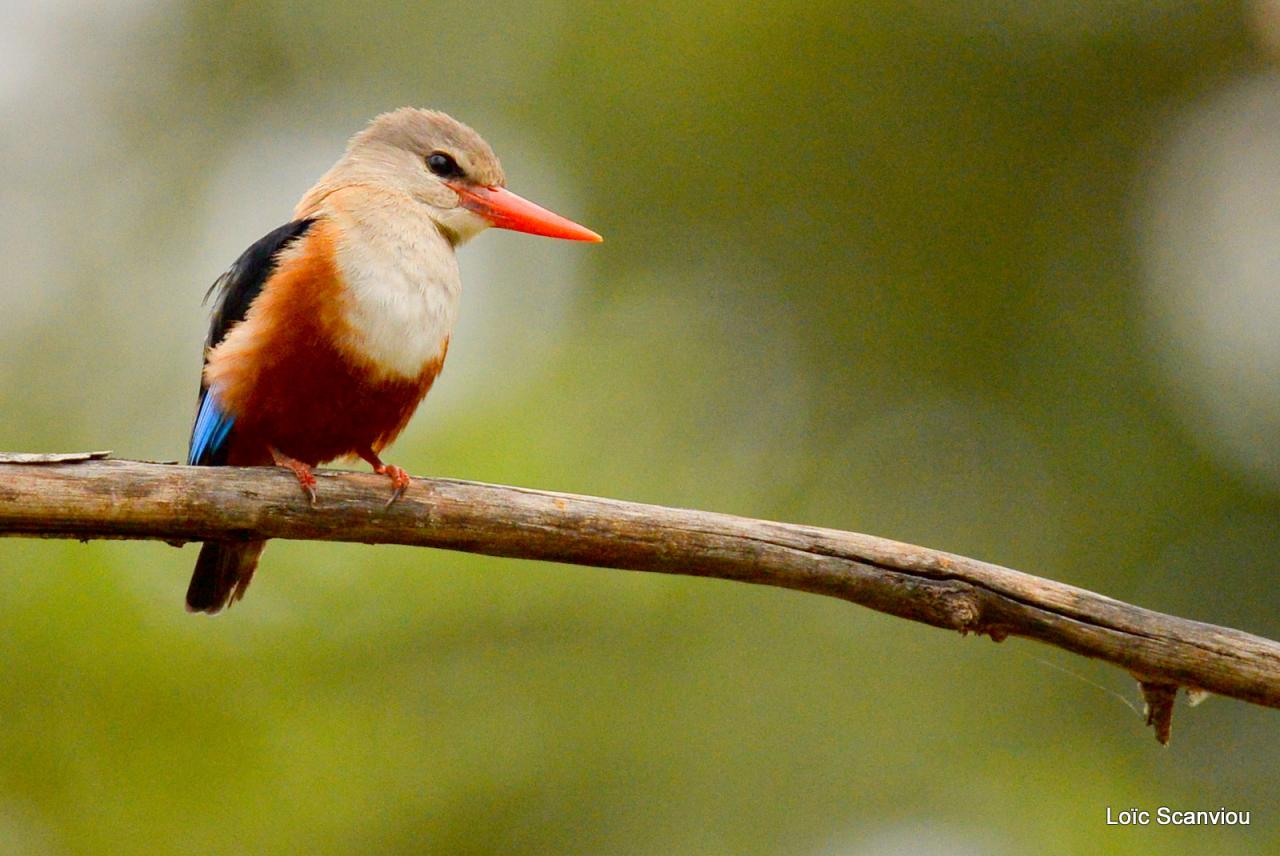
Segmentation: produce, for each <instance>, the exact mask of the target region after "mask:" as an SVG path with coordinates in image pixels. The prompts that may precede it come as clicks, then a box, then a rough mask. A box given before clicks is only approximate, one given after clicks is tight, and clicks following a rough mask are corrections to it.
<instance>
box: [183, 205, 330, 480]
mask: <svg viewBox="0 0 1280 856" xmlns="http://www.w3.org/2000/svg"><path fill="white" fill-rule="evenodd" d="M314 222H315V220H314V219H305V220H294V221H293V222H291V223H286V224H284V225H283V226H281V227H280V228H279V229H275V230H274V231H272V232H270V233H268V234H267V235H266V236H264V237H263V238H262V239H260V240H259V241H258V242H257V243H255V244H254V245H253V246H251V247H250V248H249V249H247V250H245V251H244V252H243V253H242V254H241V255H240V258H238V259H236V261H235V264H233V265H232V266H231V267H230V268H229V269H228V270H227V272H226V273H224V274H223V275H222V276H220V277H218V278H217V280H215V281H214V283H213V285H212V286H210V287H209V291H208V293H207V294H205V300H208V299H209V296H210V295H212V294H214V293H215V292H217V296H216V297H215V298H214V305H213V318H212V320H211V323H210V325H209V337H208V338H207V339H206V340H205V350H204V353H205V360H206V361H208V358H209V351H210V349H212V348H214V347H216V346H217V345H218V344H219V343H220V342H221V341H222V340H223V339H225V338H226V336H227V332H228V331H230V330H231V328H232V327H234V326H235V325H237V324H239V323H240V322H241V321H243V320H244V318H245V316H246V315H248V314H249V307H250V306H251V305H252V304H253V301H254V299H255V298H257V296H258V295H259V294H261V293H262V287H263V286H264V285H265V284H266V282H267V280H268V279H270V278H271V274H272V273H273V272H274V271H275V268H276V260H277V259H278V258H279V256H280V252H281V251H282V250H284V249H285V248H286V247H288V246H289V245H290V244H291V243H293V242H294V241H296V240H298V239H299V238H301V237H302V236H303V235H305V234H306V233H307V230H308V229H309V228H311V224H312V223H314ZM234 421H235V419H234V417H232V416H230V415H229V414H227V413H225V412H224V411H223V410H222V408H221V407H219V406H218V397H217V391H216V390H212V391H211V390H210V389H209V388H208V386H207V385H206V384H205V382H204V376H203V374H202V375H201V378H200V396H199V399H198V400H197V402H196V420H195V424H194V425H193V426H192V428H191V445H190V447H189V450H188V452H187V463H189V464H199V465H203V466H215V467H216V466H221V465H223V464H225V463H226V462H227V449H228V447H229V446H230V445H231V443H230V440H231V427H232V423H233V422H234Z"/></svg>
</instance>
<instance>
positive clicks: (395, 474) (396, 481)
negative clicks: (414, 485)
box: [382, 464, 413, 508]
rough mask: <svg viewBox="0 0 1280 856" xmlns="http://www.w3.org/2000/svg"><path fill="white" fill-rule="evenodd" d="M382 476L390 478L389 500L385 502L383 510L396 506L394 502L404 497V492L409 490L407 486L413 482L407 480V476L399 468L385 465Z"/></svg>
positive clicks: (409, 479)
mask: <svg viewBox="0 0 1280 856" xmlns="http://www.w3.org/2000/svg"><path fill="white" fill-rule="evenodd" d="M382 474H383V475H386V476H389V477H390V478H391V498H390V499H388V500H387V504H386V505H384V506H382V507H383V508H390V507H391V506H393V505H395V504H396V500H398V499H399V498H400V497H402V496H404V492H405V491H406V490H408V489H409V484H410V483H411V482H412V481H413V480H412V479H411V478H409V474H408V473H407V472H405V471H404V470H402V469H400V468H399V467H396V466H392V465H390V464H387V465H385V466H383V468H382Z"/></svg>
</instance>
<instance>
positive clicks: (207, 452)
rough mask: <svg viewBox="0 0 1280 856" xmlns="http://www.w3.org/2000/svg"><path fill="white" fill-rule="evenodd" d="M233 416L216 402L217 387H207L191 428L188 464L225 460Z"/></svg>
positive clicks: (216, 462)
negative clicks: (193, 425)
mask: <svg viewBox="0 0 1280 856" xmlns="http://www.w3.org/2000/svg"><path fill="white" fill-rule="evenodd" d="M235 421H236V420H235V417H234V416H231V415H229V414H228V413H227V412H226V411H224V410H223V409H222V407H221V406H220V405H219V403H218V389H217V387H209V388H208V389H206V390H205V392H204V395H203V397H201V399H200V410H199V412H198V413H196V424H195V427H193V428H192V429H191V450H190V451H189V452H188V453H187V463H188V464H204V465H209V464H215V465H216V464H219V463H222V462H223V460H225V457H226V455H225V452H226V448H225V447H226V445H227V438H228V437H229V436H230V434H231V426H232V425H234V424H235Z"/></svg>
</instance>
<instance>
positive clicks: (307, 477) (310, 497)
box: [271, 449, 316, 508]
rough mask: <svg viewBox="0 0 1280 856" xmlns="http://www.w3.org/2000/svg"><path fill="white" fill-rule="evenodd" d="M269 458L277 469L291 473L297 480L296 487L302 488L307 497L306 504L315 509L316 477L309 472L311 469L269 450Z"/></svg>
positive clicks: (280, 453) (278, 452) (282, 454)
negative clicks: (282, 468) (273, 461)
mask: <svg viewBox="0 0 1280 856" xmlns="http://www.w3.org/2000/svg"><path fill="white" fill-rule="evenodd" d="M271 457H272V459H274V460H275V462H276V466H277V467H284V468H285V469H286V470H289V471H290V472H292V473H293V475H294V478H296V479H297V480H298V485H299V486H300V487H301V488H302V492H303V493H304V494H306V496H307V504H308V505H310V506H311V507H312V508H315V507H316V477H315V474H314V473H312V472H311V467H309V466H307V465H306V464H304V463H303V462H302V461H298V460H294V459H293V458H291V457H289V456H288V455H286V454H284V453H282V452H280V451H278V450H276V449H272V450H271Z"/></svg>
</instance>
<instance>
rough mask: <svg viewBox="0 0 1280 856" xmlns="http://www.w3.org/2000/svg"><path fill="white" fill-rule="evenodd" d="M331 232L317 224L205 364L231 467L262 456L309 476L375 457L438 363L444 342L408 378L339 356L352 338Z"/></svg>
mask: <svg viewBox="0 0 1280 856" xmlns="http://www.w3.org/2000/svg"><path fill="white" fill-rule="evenodd" d="M330 230H331V227H330V226H328V224H326V223H324V222H323V221H321V222H317V223H316V224H315V225H314V226H313V227H312V229H311V231H310V232H309V233H308V234H307V235H306V237H305V238H304V239H303V240H302V241H301V242H299V243H300V244H301V246H300V247H298V250H297V251H296V252H292V253H290V254H288V256H287V257H286V258H284V259H283V260H282V261H281V263H280V265H279V267H278V269H277V270H276V272H275V273H274V274H273V275H272V276H271V279H270V280H269V281H268V282H267V284H266V287H264V289H263V291H262V293H261V294H260V295H259V296H258V298H257V299H256V300H255V301H254V303H253V306H252V307H251V308H250V310H249V314H248V316H247V317H246V318H245V320H244V321H242V322H241V323H240V324H239V325H237V326H236V327H235V328H233V329H232V330H231V331H230V332H229V333H228V334H227V337H226V339H224V340H223V342H222V343H221V344H219V345H218V347H216V348H214V349H213V351H211V352H210V354H209V359H208V364H207V366H206V367H205V380H206V381H207V382H208V383H210V384H211V385H217V387H218V390H219V397H220V399H221V401H222V404H223V406H224V407H225V408H226V409H227V411H228V412H229V413H230V414H231V415H233V416H234V417H235V428H234V441H233V445H232V451H231V456H230V458H231V462H232V463H267V462H268V461H269V460H270V455H269V453H268V451H267V448H268V447H274V448H276V449H278V450H279V451H281V452H283V453H284V454H286V455H288V456H289V457H291V458H296V459H298V460H300V461H302V462H304V463H307V464H311V465H313V466H314V465H316V464H320V463H323V462H325V461H331V460H333V459H335V458H340V457H344V456H347V455H357V454H360V453H361V452H368V451H373V452H378V451H381V449H382V448H383V447H385V446H386V445H387V444H389V443H390V442H391V441H392V440H394V439H395V438H396V436H397V435H399V433H400V432H401V431H402V430H404V427H405V425H406V424H407V423H408V422H409V418H410V417H411V416H412V415H413V412H414V410H415V409H416V408H417V406H418V404H419V402H421V401H422V398H423V396H425V395H426V394H427V392H428V390H430V389H431V384H432V382H433V381H434V380H435V378H436V375H437V374H438V373H439V371H440V367H441V365H442V364H443V362H444V356H445V351H446V350H447V347H448V340H447V339H446V340H445V341H444V342H442V343H441V350H440V354H439V356H438V357H436V358H435V359H434V360H431V361H429V362H428V363H427V364H426V365H424V366H423V367H422V371H421V372H420V373H419V374H418V375H417V376H416V377H412V378H404V377H399V376H393V375H387V374H386V373H385V372H379V371H377V370H376V369H374V367H372V366H370V365H368V364H367V363H364V362H363V361H361V360H360V359H359V358H358V357H357V356H354V355H352V354H350V353H348V352H346V351H345V350H344V348H343V347H342V344H341V343H343V342H348V341H350V340H351V337H350V334H349V331H348V330H347V329H346V324H345V321H344V320H343V319H344V317H345V316H344V311H343V309H344V301H345V292H344V290H343V288H342V285H341V281H340V280H339V278H338V270H337V267H336V265H335V264H334V261H333V246H334V245H333V236H332V233H331V231H330Z"/></svg>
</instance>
